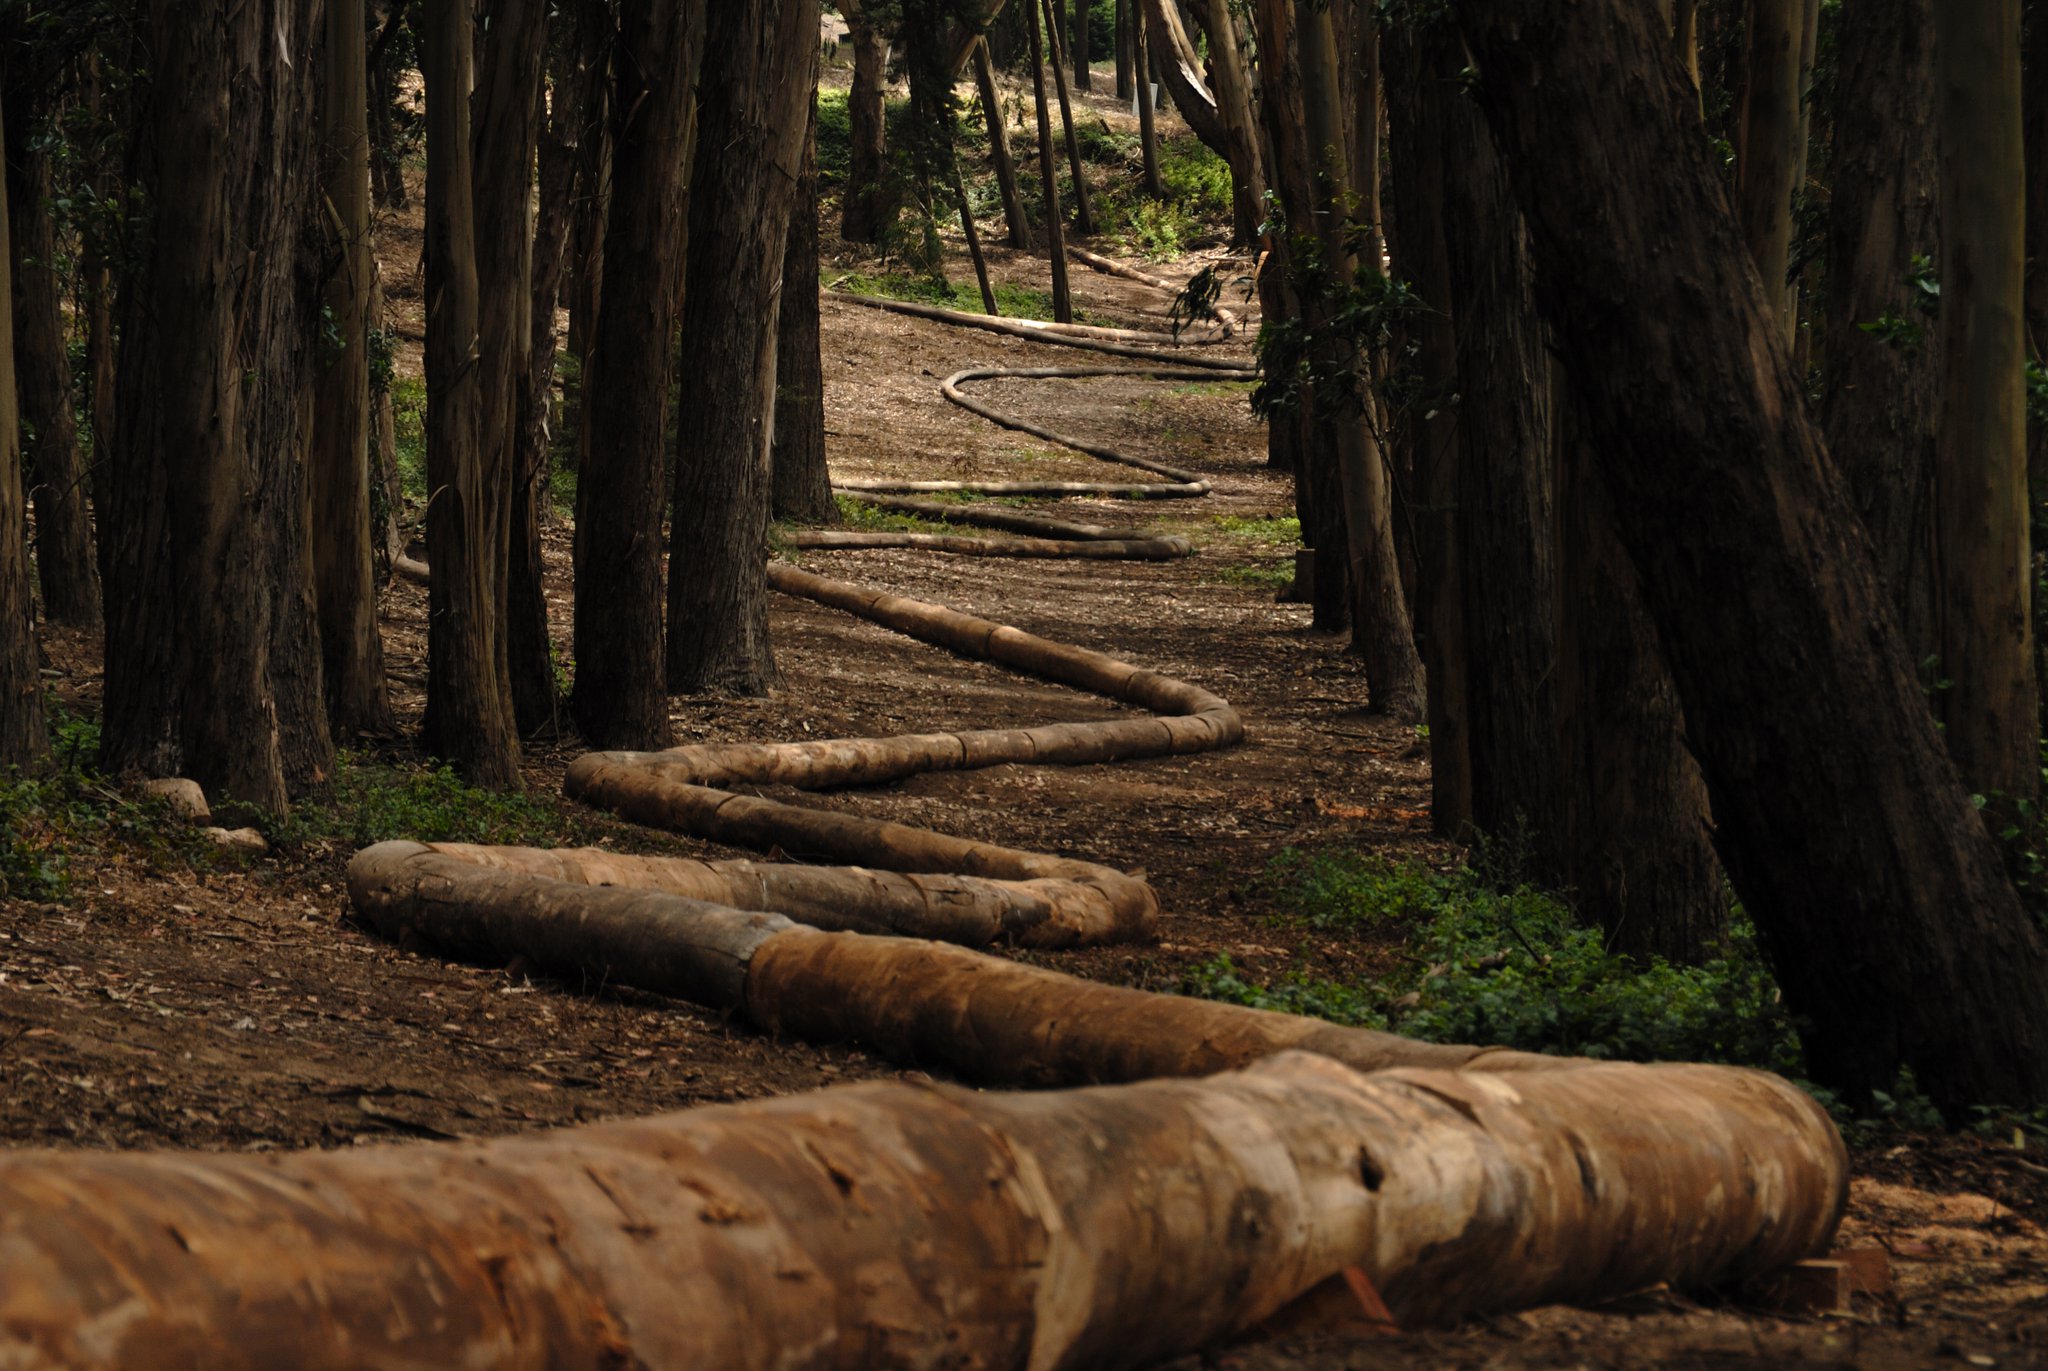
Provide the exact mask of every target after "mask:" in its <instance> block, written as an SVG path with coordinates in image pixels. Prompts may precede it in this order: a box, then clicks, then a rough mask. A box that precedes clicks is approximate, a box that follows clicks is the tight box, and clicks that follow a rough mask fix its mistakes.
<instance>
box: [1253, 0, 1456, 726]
mask: <svg viewBox="0 0 2048 1371" xmlns="http://www.w3.org/2000/svg"><path fill="white" fill-rule="evenodd" d="M1275 31H1276V32H1278V31H1279V30H1278V29H1277V27H1276V29H1275ZM1295 55H1296V58H1297V60H1298V61H1299V62H1300V65H1301V92H1302V108H1303V111H1304V115H1305V117H1304V120H1303V133H1304V135H1305V136H1306V139H1307V144H1308V146H1307V148H1306V149H1305V153H1304V162H1305V165H1306V168H1307V171H1308V177H1309V180H1308V183H1307V184H1306V185H1304V184H1302V183H1301V178H1300V176H1299V175H1298V174H1297V176H1296V178H1295V185H1294V187H1293V189H1294V190H1295V191H1296V193H1297V196H1298V203H1299V204H1300V205H1301V208H1299V209H1296V210H1295V211H1294V214H1293V222H1295V223H1296V224H1306V225H1308V226H1310V227H1311V228H1312V229H1313V231H1314V233H1315V235H1316V237H1317V239H1318V240H1319V242H1320V244H1321V248H1322V260H1323V266H1324V270H1325V271H1327V272H1328V273H1329V278H1330V284H1331V286H1332V288H1333V289H1334V290H1335V291H1337V292H1340V293H1341V292H1343V291H1346V290H1348V289H1349V288H1350V287H1351V285H1352V282H1353V278H1354V275H1355V273H1356V270H1357V259H1356V257H1355V256H1354V248H1353V246H1352V240H1351V235H1350V226H1349V220H1348V218H1347V207H1348V205H1349V202H1350V198H1351V197H1350V187H1349V186H1348V184H1347V183H1346V180H1347V169H1348V166H1349V153H1348V151H1347V148H1346V142H1345V128H1344V119H1343V101H1342V98H1341V95H1340V93H1339V90H1338V84H1337V49H1336V34H1335V31H1334V29H1333V27H1332V25H1331V22H1330V14H1329V11H1328V10H1320V11H1318V10H1314V9H1310V10H1307V11H1305V12H1303V13H1301V14H1300V15H1299V16H1298V22H1297V24H1296V27H1295ZM1280 155H1282V156H1286V155H1288V154H1286V153H1285V152H1282V153H1281V154H1280ZM1283 194H1285V192H1283ZM1307 294H1308V293H1307V292H1305V293H1304V297H1305V298H1304V299H1303V302H1302V306H1303V311H1304V315H1305V317H1306V318H1307V320H1308V322H1309V325H1310V327H1311V329H1312V330H1318V331H1320V332H1321V333H1322V334H1323V336H1324V339H1325V341H1324V342H1323V343H1321V344H1320V345H1319V346H1320V349H1321V355H1320V356H1319V357H1318V359H1317V362H1318V370H1319V371H1320V373H1321V374H1322V375H1325V376H1345V375H1349V376H1360V375H1364V376H1370V368H1369V366H1367V365H1366V364H1365V363H1364V359H1363V358H1362V357H1361V356H1360V355H1359V353H1358V351H1357V349H1356V348H1355V346H1353V345H1352V344H1350V343H1348V342H1346V341H1344V340H1343V339H1341V338H1339V337H1337V336H1336V335H1334V334H1333V333H1331V332H1330V331H1329V329H1328V325H1329V323H1330V322H1331V312H1332V311H1331V305H1332V302H1331V301H1326V300H1317V301H1314V302H1311V301H1310V299H1308V298H1306V297H1307ZM1319 316H1320V317H1319ZM1368 390H1369V388H1368ZM1362 399H1363V403H1366V404H1369V403H1371V400H1370V395H1369V393H1368V394H1367V395H1366V396H1365V397H1362ZM1317 404H1318V406H1319V407H1321V409H1322V411H1323V412H1322V414H1321V415H1319V417H1320V418H1321V419H1322V420H1323V421H1324V422H1325V423H1326V424H1327V426H1328V429H1329V431H1330V435H1331V441H1332V442H1334V444H1335V446H1336V453H1337V474H1338V479H1339V489H1340V490H1341V492H1342V496H1343V500H1344V531H1345V537H1346V542H1347V551H1348V553H1349V557H1350V569H1351V591H1352V597H1353V599H1352V611H1351V630H1352V641H1353V645H1354V646H1355V647H1356V649H1357V650H1358V651H1359V653H1360V654H1361V655H1362V656H1363V657H1364V658H1365V674H1366V680H1367V682H1368V683H1369V684H1370V686H1371V689H1372V703H1373V708H1375V709H1377V710H1380V711H1382V712H1384V713H1386V714H1388V715H1390V716H1392V717H1393V718H1396V719H1420V718H1421V717H1422V715H1423V710H1424V689H1423V673H1422V661H1421V658H1420V657H1419V656H1417V654H1416V651H1415V635H1414V631H1413V629H1412V627H1411V621H1410V618H1409V613H1408V600H1407V594H1406V592H1405V590H1404V589H1403V587H1402V584H1401V567H1400V562H1399V560H1398V558H1397V555H1396V552H1395V547H1394V527H1393V503H1392V492H1391V490H1390V489H1389V486H1388V480H1387V464H1386V462H1385V460H1384V458H1383V455H1382V453H1381V452H1380V443H1379V438H1378V436H1377V435H1376V434H1375V433H1374V432H1373V429H1372V425H1371V424H1370V422H1368V420H1367V417H1366V415H1365V414H1364V413H1362V412H1361V411H1360V404H1359V401H1358V400H1356V399H1354V398H1353V397H1350V396H1329V395H1319V396H1318V398H1317Z"/></svg>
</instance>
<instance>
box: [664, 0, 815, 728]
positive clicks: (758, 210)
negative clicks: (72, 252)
mask: <svg viewBox="0 0 2048 1371" xmlns="http://www.w3.org/2000/svg"><path fill="white" fill-rule="evenodd" d="M817 41H818V6H817V3H816V0H760V2H759V3H756V4H753V5H748V6H729V5H722V4H721V5H714V6H712V7H711V11H710V17H709V22H708V26H707V34H706V39H705V51H706V52H707V53H717V54H720V55H721V60H718V61H716V62H708V61H707V62H706V63H705V65H704V68H703V76H702V77H701V78H700V80H699V82H698V115H697V118H698V120H699V127H698V133H697V155H696V163H695V168H694V171H693V176H692V184H691V187H690V213H689V223H690V251H689V262H688V264H687V269H686V280H687V288H686V290H685V293H684V302H683V333H682V340H683V341H682V353H683V357H684V359H685V365H684V367H683V391H682V419H681V429H682V432H684V433H686V434H689V435H691V441H690V442H689V443H687V444H686V445H685V447H684V449H683V452H682V454H681V456H680V458H679V460H678V461H677V463H676V486H675V506H674V517H673V524H672V533H671V542H672V545H673V547H674V549H675V555H674V556H673V557H672V558H671V559H670V562H669V580H668V684H669V689H670V690H672V691H678V692H683V693H701V692H705V691H719V692H732V693H737V694H747V695H758V694H761V693H763V692H765V691H766V690H767V689H768V687H769V686H771V685H772V684H774V682H775V680H776V671H775V660H774V656H773V654H772V652H771V650H770V646H769V640H768V566H767V558H768V518H769V507H770V503H771V484H772V483H771V478H770V474H769V439H770V436H771V435H770V429H771V427H772V426H773V420H774V414H775V353H776V330H774V329H773V328H764V327H763V326H762V323H763V321H764V320H771V319H774V318H775V317H776V315H777V311H778V310H779V308H780V305H781V290H782V260H783V256H784V253H785V252H786V250H787V247H788V234H789V216H790V212H791V207H792V206H793V204H794V203H795V200H796V185H797V181H798V179H799V176H800V175H801V167H800V165H799V163H800V162H801V160H802V157H803V142H804V125H805V121H804V101H805V100H807V99H809V98H810V93H811V87H810V85H809V83H808V82H806V81H805V80H804V79H803V75H804V72H805V70H806V69H807V68H806V64H807V63H808V62H809V60H810V53H811V50H812V48H813V47H815V46H816V44H817Z"/></svg>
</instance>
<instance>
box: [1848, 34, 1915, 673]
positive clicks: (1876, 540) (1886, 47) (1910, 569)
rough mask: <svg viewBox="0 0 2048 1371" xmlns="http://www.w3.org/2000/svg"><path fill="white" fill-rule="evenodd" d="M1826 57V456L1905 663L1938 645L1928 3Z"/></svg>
mask: <svg viewBox="0 0 2048 1371" xmlns="http://www.w3.org/2000/svg"><path fill="white" fill-rule="evenodd" d="M1844 21H1845V22H1843V23H1842V25H1841V26H1840V28H1839V30H1838V38H1837V43H1838V47H1837V49H1836V64H1837V65H1836V77H1835V106H1834V122H1835V136H1834V148H1833V153H1832V156H1831V157H1830V159H1829V175H1830V180H1831V181H1832V183H1833V184H1832V187H1831V197H1830V204H1829V211H1828V243H1827V261H1828V273H1827V285H1828V292H1827V305H1826V315H1825V333H1826V339H1827V348H1826V351H1827V366H1826V368H1825V371H1824V373H1823V375H1824V391H1823V398H1822V402H1821V416H1822V420H1823V427H1824V429H1825V431H1826V434H1827V440H1828V451H1829V452H1830V453H1832V454H1833V456H1834V460H1835V465H1836V467H1837V468H1839V469H1840V471H1841V473H1842V476H1843V478H1844V480H1845V481H1846V482H1847V483H1848V487H1849V495H1850V498H1851V499H1852V500H1854V502H1855V504H1856V509H1857V512H1858V513H1859V514H1861V515H1862V517H1863V526H1864V527H1865V528H1866V529H1868V530H1869V532H1870V541H1871V546H1872V549H1873V550H1874V551H1875V553H1876V555H1877V569H1878V577H1879V579H1880V580H1881V581H1882V582H1883V583H1884V587H1885V590H1886V592H1887V594H1888V595H1889V596H1890V598H1891V600H1892V603H1893V604H1894V605H1895V606H1896V607H1897V609H1898V612H1899V620H1900V624H1901V626H1902V627H1903V628H1904V630H1905V634H1906V646H1907V649H1908V651H1909V652H1910V654H1911V657H1912V660H1913V661H1914V662H1915V663H1924V662H1926V661H1927V660H1928V659H1929V658H1931V657H1934V656H1935V655H1936V654H1937V653H1938V652H1939V651H1940V644H1939V643H1938V642H1937V641H1936V640H1935V635H1934V603H1933V591H1934V584H1933V579H1932V578H1933V554H1934V546H1933V534H1932V530H1931V527H1930V524H1929V520H1930V519H1931V518H1932V517H1933V508H1932V505H1933V494H1934V490H1933V482H1934V449H1935V435H1936V432H1937V431H1938V429H1939V427H1940V423H1939V415H1940V407H1941V394H1940V377H1941V369H1940V360H1939V359H1940V356H1941V336H1940V333H1939V331H1938V329H1937V327H1936V324H1935V319H1934V309H1933V306H1934V301H1933V300H1932V299H1930V298H1929V297H1928V296H1926V295H1925V294H1924V293H1923V292H1922V291H1921V290H1919V289H1918V288H1917V287H1916V286H1915V284H1914V276H1915V272H1914V267H1913V260H1914V258H1915V257H1925V258H1926V259H1927V260H1928V261H1929V262H1932V261H1933V260H1934V258H1935V256H1936V255H1937V254H1938V253H1939V252H1940V250H1941V213H1940V175H1941V172H1940V165H1939V164H1940V146H1941V135H1940V130H1939V127H1938V125H1937V123H1936V117H1937V116H1936V105H1937V103H1938V98H1939V97H1938V95H1937V86H1936V81H1935V69H1934V28H1933V24H1934V15H1933V3H1932V0H1861V2H1860V3H1858V4H1855V5H1852V6H1851V7H1850V8H1849V9H1848V10H1847V11H1846V12H1845V14H1844Z"/></svg>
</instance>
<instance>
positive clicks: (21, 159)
mask: <svg viewBox="0 0 2048 1371" xmlns="http://www.w3.org/2000/svg"><path fill="white" fill-rule="evenodd" d="M32 113H33V112H32V111H30V110H28V109H24V108H23V107H22V104H21V102H20V101H19V100H13V101H10V106H9V109H8V111H7V114H8V121H7V132H8V135H9V137H8V143H7V200H8V215H9V219H10V221H11V222H12V224H13V227H14V236H13V240H12V253H13V261H12V263H11V265H12V268H13V273H14V358H15V387H16V392H15V395H16V401H17V403H18V404H19V406H20V430H21V433H20V436H21V439H22V444H21V457H22V468H23V472H24V474H25V475H26V477H27V482H28V491H29V497H30V499H32V500H33V501H34V502H35V511H36V571H37V573H38V576H39V578H40V579H41V581H42V587H43V613H44V614H45V615H46V616H48V618H49V619H50V620H51V621H52V622H53V623H60V624H73V625H78V626H81V627H87V628H90V627H96V626H97V625H98V624H99V622H100V575H99V566H98V563H97V561H96V560H95V558H94V556H93V546H92V514H91V511H90V509H89V507H88V504H87V499H86V476H85V463H84V462H83V461H82V460H81V459H80V456H79V451H78V420H77V417H76V411H75V410H74V409H73V407H72V395H71V354H70V349H69V339H68V338H67V337H66V333H65V328H64V307H63V287H62V283H61V282H60V281H59V280H58V278H57V252H58V244H57V232H56V225H55V224H54V223H53V222H52V220H51V218H50V204H49V201H50V194H51V185H50V159H49V156H48V154H47V153H45V152H43V151H42V150H41V149H40V148H39V147H38V146H36V145H35V140H34V138H32V135H35V134H38V133H39V132H40V130H38V129H37V127H36V125H35V122H34V120H33V117H32Z"/></svg>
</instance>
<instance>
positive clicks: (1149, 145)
mask: <svg viewBox="0 0 2048 1371" xmlns="http://www.w3.org/2000/svg"><path fill="white" fill-rule="evenodd" d="M1130 3H1131V5H1132V6H1133V9H1132V11H1131V61H1132V63H1133V64H1134V65H1135V66H1136V68H1137V72H1138V156H1139V159H1140V161H1141V164H1142V165H1143V166H1144V169H1145V170H1144V179H1143V181H1142V182H1141V183H1140V184H1142V185H1143V186H1144V188H1145V193H1146V194H1147V195H1151V196H1155V197H1156V196H1162V195H1164V194H1166V186H1165V184H1164V183H1163V182H1162V181H1160V179H1159V129H1158V120H1157V119H1156V118H1154V117H1153V110H1152V90H1153V85H1154V83H1153V80H1152V55H1151V51H1150V49H1149V48H1148V47H1147V46H1146V43H1145V20H1144V16H1143V15H1141V14H1140V13H1138V10H1139V9H1141V8H1143V6H1144V3H1145V0H1130Z"/></svg>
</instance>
